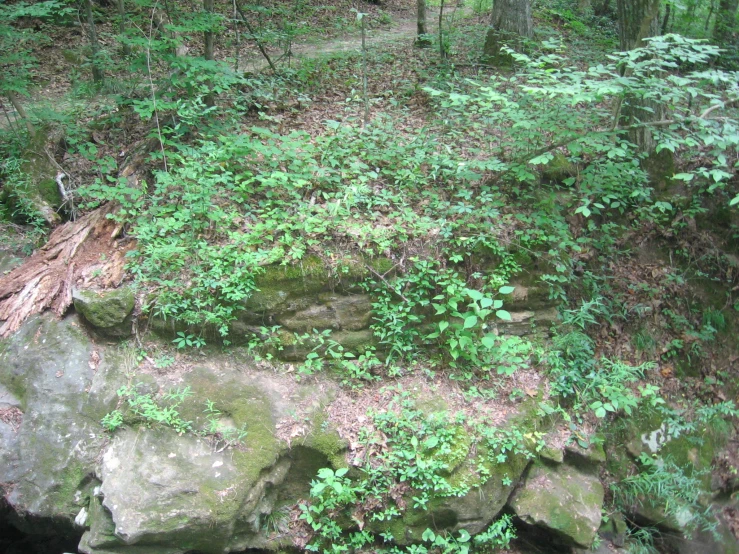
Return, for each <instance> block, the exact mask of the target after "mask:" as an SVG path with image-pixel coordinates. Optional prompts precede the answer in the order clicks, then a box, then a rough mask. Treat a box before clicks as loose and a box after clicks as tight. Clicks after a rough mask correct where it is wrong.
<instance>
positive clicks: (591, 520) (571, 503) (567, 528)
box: [509, 463, 604, 548]
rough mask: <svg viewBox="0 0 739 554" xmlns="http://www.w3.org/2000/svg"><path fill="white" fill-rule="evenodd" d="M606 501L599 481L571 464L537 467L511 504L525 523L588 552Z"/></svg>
mask: <svg viewBox="0 0 739 554" xmlns="http://www.w3.org/2000/svg"><path fill="white" fill-rule="evenodd" d="M603 498H604V491H603V485H601V483H600V480H599V479H598V478H597V477H595V476H593V475H589V474H586V473H582V472H581V471H579V470H578V469H577V468H574V467H572V466H569V465H567V464H561V465H557V466H547V465H544V464H541V463H535V464H533V465H532V466H531V469H530V470H529V472H528V475H527V476H526V479H525V483H524V485H523V487H521V488H520V489H518V490H516V492H515V493H514V494H513V496H512V497H511V500H510V502H509V504H510V506H511V508H512V509H513V511H514V512H515V513H516V514H517V515H518V517H519V518H521V520H522V521H524V522H525V523H527V524H529V525H535V526H537V527H540V528H543V529H546V530H547V531H550V532H551V533H553V535H554V536H555V537H556V538H558V539H560V540H561V541H562V542H563V543H565V544H568V545H572V546H580V547H584V548H587V547H589V546H590V545H591V544H592V543H593V540H594V539H595V535H596V533H597V532H598V528H599V527H600V521H601V507H602V506H603Z"/></svg>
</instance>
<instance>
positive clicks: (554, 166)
mask: <svg viewBox="0 0 739 554" xmlns="http://www.w3.org/2000/svg"><path fill="white" fill-rule="evenodd" d="M575 175H577V165H575V164H574V163H572V162H571V161H570V160H568V159H567V156H565V155H564V154H563V153H562V152H556V153H555V154H554V157H553V158H552V159H551V160H549V163H548V164H547V165H545V166H543V168H542V170H541V176H542V178H543V179H544V180H545V181H546V182H548V183H552V184H562V183H563V182H564V180H565V179H567V178H569V177H574V176H575Z"/></svg>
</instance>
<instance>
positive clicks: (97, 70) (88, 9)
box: [85, 0, 103, 84]
mask: <svg viewBox="0 0 739 554" xmlns="http://www.w3.org/2000/svg"><path fill="white" fill-rule="evenodd" d="M85 14H86V15H87V27H88V31H87V32H88V34H89V36H90V47H91V48H92V79H93V81H95V82H96V83H98V84H100V83H102V82H103V69H102V67H100V64H101V60H100V43H99V42H98V35H97V30H96V29H95V18H94V17H93V15H92V0H87V1H86V2H85Z"/></svg>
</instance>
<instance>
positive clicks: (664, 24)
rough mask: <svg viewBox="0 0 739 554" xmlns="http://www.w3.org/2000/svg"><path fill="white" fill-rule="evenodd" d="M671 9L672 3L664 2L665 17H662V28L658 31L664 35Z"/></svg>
mask: <svg viewBox="0 0 739 554" xmlns="http://www.w3.org/2000/svg"><path fill="white" fill-rule="evenodd" d="M671 9H672V4H670V2H667V3H666V4H665V17H664V18H663V19H662V29H661V30H660V33H661V34H663V35H665V34H667V24H668V23H669V22H670V10H671Z"/></svg>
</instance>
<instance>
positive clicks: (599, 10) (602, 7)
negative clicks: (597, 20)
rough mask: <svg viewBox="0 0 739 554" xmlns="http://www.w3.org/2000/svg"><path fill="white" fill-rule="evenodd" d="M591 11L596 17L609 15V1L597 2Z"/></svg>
mask: <svg viewBox="0 0 739 554" xmlns="http://www.w3.org/2000/svg"><path fill="white" fill-rule="evenodd" d="M593 11H594V12H595V15H597V16H598V17H602V16H604V15H608V14H609V13H611V0H603V1H602V2H598V3H597V4H596V5H595V7H594V8H593Z"/></svg>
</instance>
